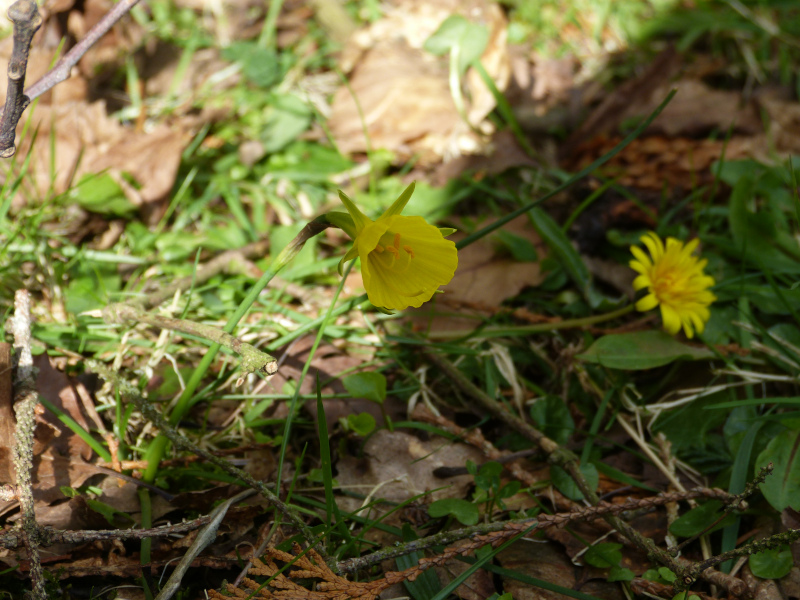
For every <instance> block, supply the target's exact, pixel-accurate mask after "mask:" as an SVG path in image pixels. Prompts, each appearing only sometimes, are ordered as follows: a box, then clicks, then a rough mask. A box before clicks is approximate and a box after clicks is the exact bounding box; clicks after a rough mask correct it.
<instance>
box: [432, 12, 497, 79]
mask: <svg viewBox="0 0 800 600" xmlns="http://www.w3.org/2000/svg"><path fill="white" fill-rule="evenodd" d="M488 42H489V30H488V29H487V28H486V27H484V26H483V25H477V24H475V23H471V22H470V21H467V20H466V19H465V18H464V17H462V16H460V15H452V16H450V17H447V18H446V19H445V20H444V21H443V22H442V24H441V25H439V29H437V30H436V31H435V32H434V34H433V35H432V36H431V37H429V38H428V39H427V40H425V45H424V48H425V50H427V51H428V52H430V53H431V54H435V55H436V56H441V55H442V54H447V53H448V52H457V53H458V73H459V75H463V74H464V72H465V71H466V70H467V67H468V66H469V65H470V63H471V62H472V61H473V60H477V59H478V58H480V56H481V54H483V51H484V50H485V49H486V44H487V43H488Z"/></svg>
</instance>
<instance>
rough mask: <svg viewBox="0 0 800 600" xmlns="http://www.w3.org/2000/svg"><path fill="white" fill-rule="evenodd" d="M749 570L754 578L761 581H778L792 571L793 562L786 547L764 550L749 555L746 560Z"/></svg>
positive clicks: (790, 553)
mask: <svg viewBox="0 0 800 600" xmlns="http://www.w3.org/2000/svg"><path fill="white" fill-rule="evenodd" d="M748 563H749V565H750V570H751V571H752V572H753V575H755V576H756V577H761V578H762V579H780V578H781V577H785V576H786V575H788V574H789V571H791V570H792V565H793V564H794V560H793V558H792V552H791V550H789V547H788V546H784V547H782V548H773V549H772V550H764V551H763V552H759V553H758V554H751V555H750V558H749V559H748Z"/></svg>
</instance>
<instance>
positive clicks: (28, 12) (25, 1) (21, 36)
mask: <svg viewBox="0 0 800 600" xmlns="http://www.w3.org/2000/svg"><path fill="white" fill-rule="evenodd" d="M8 18H9V19H11V22H12V23H14V49H13V50H12V51H11V60H10V61H9V63H8V92H7V94H6V105H5V109H4V110H3V116H2V119H0V158H10V157H12V156H14V153H15V152H16V151H17V148H16V146H14V138H15V137H16V134H17V123H19V120H20V118H21V117H22V112H23V111H24V110H25V109H26V108H27V107H28V104H30V102H31V99H30V98H29V97H28V96H26V95H25V94H23V92H22V90H23V88H24V87H25V72H26V70H27V68H28V55H29V54H30V50H31V41H32V40H33V34H35V33H36V31H37V30H38V29H39V27H41V25H42V17H41V15H40V14H39V9H38V8H37V6H36V1H35V0H17V2H15V3H14V4H12V5H11V7H10V8H9V9H8Z"/></svg>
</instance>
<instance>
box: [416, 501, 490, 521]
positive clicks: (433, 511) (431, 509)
mask: <svg viewBox="0 0 800 600" xmlns="http://www.w3.org/2000/svg"><path fill="white" fill-rule="evenodd" d="M428 514H429V515H430V516H432V517H434V518H439V517H447V516H452V517H455V519H456V520H457V521H458V522H459V523H461V524H462V525H475V524H476V523H477V522H478V518H479V517H480V514H479V512H478V507H477V506H475V505H474V504H472V502H468V501H467V500H464V499H463V498H443V499H441V500H436V501H434V502H431V503H430V505H429V506H428Z"/></svg>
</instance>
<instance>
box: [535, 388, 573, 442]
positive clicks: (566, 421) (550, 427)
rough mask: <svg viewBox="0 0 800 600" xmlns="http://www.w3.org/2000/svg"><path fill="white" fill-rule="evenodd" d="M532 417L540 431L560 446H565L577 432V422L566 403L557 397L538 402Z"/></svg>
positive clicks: (542, 399) (541, 399)
mask: <svg viewBox="0 0 800 600" xmlns="http://www.w3.org/2000/svg"><path fill="white" fill-rule="evenodd" d="M530 415H531V419H533V421H534V422H535V423H536V426H537V427H538V428H539V430H540V431H541V432H542V433H544V434H545V435H546V436H547V437H549V438H550V439H551V440H553V441H555V442H557V443H558V444H562V445H563V444H565V443H566V442H567V441H568V440H569V437H570V436H571V435H572V432H573V431H574V430H575V421H573V420H572V415H570V414H569V409H568V408H567V405H566V403H565V402H564V401H563V400H562V399H561V398H558V397H556V396H547V397H546V398H539V399H538V400H536V402H535V403H534V404H533V405H532V406H531V408H530Z"/></svg>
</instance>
